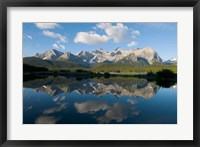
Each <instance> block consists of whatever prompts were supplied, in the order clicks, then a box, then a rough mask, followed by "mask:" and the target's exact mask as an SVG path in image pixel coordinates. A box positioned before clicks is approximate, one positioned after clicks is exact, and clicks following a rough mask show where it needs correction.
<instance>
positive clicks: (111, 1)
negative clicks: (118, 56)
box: [0, 0, 200, 147]
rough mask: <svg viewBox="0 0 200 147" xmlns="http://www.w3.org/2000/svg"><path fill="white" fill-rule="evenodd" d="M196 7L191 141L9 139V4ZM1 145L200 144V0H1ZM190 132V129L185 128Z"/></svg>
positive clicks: (17, 5) (194, 16) (19, 5)
mask: <svg viewBox="0 0 200 147" xmlns="http://www.w3.org/2000/svg"><path fill="white" fill-rule="evenodd" d="M65 6H69V7H73V6H76V7H122V6H123V7H193V12H194V13H193V18H194V22H193V24H194V25H193V32H194V39H193V40H194V42H193V44H194V48H193V52H194V54H193V57H194V60H193V65H194V66H193V69H194V70H193V75H194V78H193V83H194V85H193V86H194V89H193V93H194V96H193V101H194V103H193V106H194V107H193V110H194V111H193V118H194V121H193V122H194V124H193V132H194V138H193V140H192V141H187V140H183V141H178V140H174V141H172V140H159V141H158V140H152V141H147V140H142V141H134V140H133V141H130V140H127V141H122V140H117V141H116V140H115V141H114V140H109V141H105V140H93V141H92V140H85V141H80V140H76V141H72V140H68V141H55V140H52V141H46V140H37V141H23V140H7V74H8V73H7V7H65ZM0 22H1V23H0V71H1V72H0V145H1V146H74V147H76V146H121V147H122V146H141V147H144V146H149V147H151V146H152V147H155V146H159V147H161V146H170V147H171V146H176V147H194V146H199V140H200V137H199V132H200V130H199V129H200V125H199V122H200V121H199V118H200V113H199V107H200V103H199V100H198V99H199V96H200V95H199V83H200V82H199V77H200V72H199V69H200V68H199V67H198V66H199V65H200V58H199V57H200V52H199V49H200V37H199V35H200V2H199V0H84V1H83V0H29V1H27V0H1V2H0ZM185 133H187V132H185Z"/></svg>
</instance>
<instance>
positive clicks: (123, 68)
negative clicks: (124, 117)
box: [24, 64, 177, 73]
mask: <svg viewBox="0 0 200 147" xmlns="http://www.w3.org/2000/svg"><path fill="white" fill-rule="evenodd" d="M162 70H170V71H172V72H174V73H176V72H177V66H176V65H149V66H131V65H121V64H102V65H99V66H94V67H91V68H49V69H48V68H45V67H36V66H31V65H27V64H24V72H36V71H52V72H78V73H80V72H93V73H110V72H116V73H144V72H146V73H157V72H159V71H162Z"/></svg>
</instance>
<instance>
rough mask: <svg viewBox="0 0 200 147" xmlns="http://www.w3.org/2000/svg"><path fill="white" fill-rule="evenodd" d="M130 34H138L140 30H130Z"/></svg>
mask: <svg viewBox="0 0 200 147" xmlns="http://www.w3.org/2000/svg"><path fill="white" fill-rule="evenodd" d="M131 34H133V35H140V31H138V30H133V31H132V32H131Z"/></svg>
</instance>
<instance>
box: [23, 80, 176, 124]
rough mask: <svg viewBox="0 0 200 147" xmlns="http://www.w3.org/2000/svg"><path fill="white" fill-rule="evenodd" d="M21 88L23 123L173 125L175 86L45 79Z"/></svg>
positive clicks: (121, 81)
mask: <svg viewBox="0 0 200 147" xmlns="http://www.w3.org/2000/svg"><path fill="white" fill-rule="evenodd" d="M23 86H24V90H23V93H24V100H23V105H24V110H23V123H24V124H33V123H36V124H55V123H58V124H96V123H106V124H109V123H111V124H115V123H122V124H140V123H141V124H148V123H149V124H152V123H155V124H158V123H162V124H163V123H166V124H174V123H176V119H177V106H176V103H177V102H176V96H177V94H176V86H174V87H175V88H160V87H159V86H158V85H156V84H155V83H154V82H148V81H147V80H146V79H138V78H131V77H129V78H128V77H126V78H123V77H112V78H108V79H106V78H93V79H82V80H77V79H76V78H66V77H48V78H43V79H35V80H31V81H25V82H24V83H23ZM160 91H162V92H160ZM157 93H159V94H157ZM166 93H167V94H168V96H167V95H166ZM166 96H167V97H166ZM168 107H171V108H170V109H169V108H168Z"/></svg>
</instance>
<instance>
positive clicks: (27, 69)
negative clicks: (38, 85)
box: [23, 64, 49, 72]
mask: <svg viewBox="0 0 200 147" xmlns="http://www.w3.org/2000/svg"><path fill="white" fill-rule="evenodd" d="M23 71H24V72H40V71H49V70H48V69H47V68H45V67H36V66H32V65H28V64H23Z"/></svg>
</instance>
